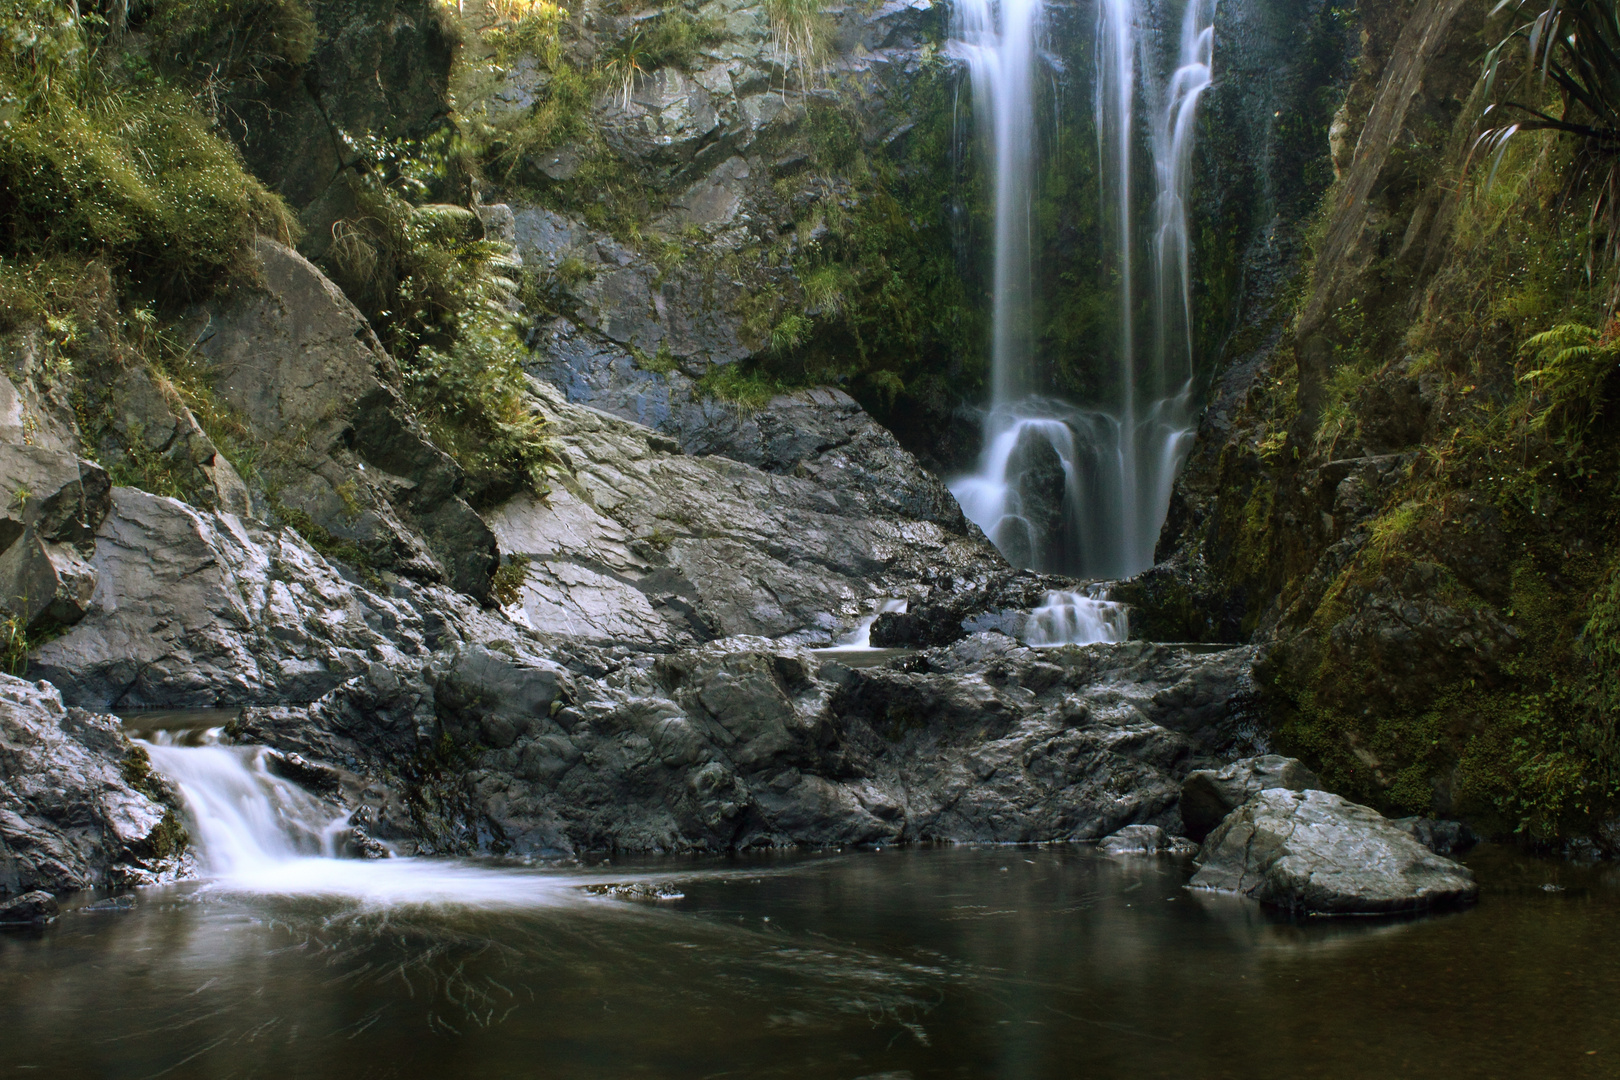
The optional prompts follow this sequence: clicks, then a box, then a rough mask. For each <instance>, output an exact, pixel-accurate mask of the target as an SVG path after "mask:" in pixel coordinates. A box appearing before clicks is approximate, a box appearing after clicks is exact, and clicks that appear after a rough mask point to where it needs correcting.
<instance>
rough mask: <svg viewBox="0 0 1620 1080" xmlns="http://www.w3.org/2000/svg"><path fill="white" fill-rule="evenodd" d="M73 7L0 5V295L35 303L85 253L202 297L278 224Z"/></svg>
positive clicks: (168, 291)
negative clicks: (43, 284)
mask: <svg viewBox="0 0 1620 1080" xmlns="http://www.w3.org/2000/svg"><path fill="white" fill-rule="evenodd" d="M76 10H77V8H76V6H74V5H70V4H67V3H59V2H56V0H8V3H7V4H6V6H4V7H0V132H3V135H0V260H4V262H3V264H0V265H3V266H4V270H3V271H0V290H3V291H5V292H8V293H13V294H16V293H21V294H22V297H23V300H24V303H23V307H24V308H25V309H27V308H36V309H37V308H39V307H41V306H42V305H43V306H49V304H48V301H47V300H46V299H45V294H46V293H48V292H49V289H48V288H45V289H43V290H42V289H41V288H39V285H40V279H42V278H45V279H49V278H52V277H56V278H59V277H60V276H61V274H62V270H63V267H64V263H72V262H76V263H79V264H80V265H83V264H84V263H85V262H87V261H89V260H91V259H98V260H101V261H103V262H104V263H106V264H107V265H109V266H110V267H112V268H113V269H114V271H115V273H117V274H118V275H119V276H120V277H121V278H122V279H123V280H124V281H125V282H127V284H128V285H129V286H130V287H131V288H133V289H135V290H136V291H138V292H144V293H146V294H148V295H151V296H155V297H158V298H160V299H162V300H164V301H166V302H171V303H174V302H184V301H189V300H193V299H196V298H198V297H201V296H203V295H206V294H207V293H209V292H210V291H212V290H213V289H214V288H216V287H217V286H218V285H220V284H221V283H222V282H224V281H226V280H229V279H230V278H231V277H233V276H236V275H240V274H242V273H244V272H246V271H247V270H248V268H249V267H250V263H249V261H248V256H249V252H250V250H251V241H252V239H253V236H254V234H255V233H257V232H263V233H268V234H270V235H276V236H281V237H283V238H290V235H291V231H292V228H293V226H292V219H291V216H290V215H289V214H288V212H287V210H286V208H285V207H284V206H283V205H282V204H281V202H280V200H278V199H277V198H276V197H275V196H274V195H272V194H270V193H269V192H268V191H266V190H265V189H264V187H263V186H262V185H261V184H259V183H258V182H257V181H256V180H254V179H253V177H251V176H250V175H249V174H248V173H247V172H246V170H245V169H244V167H243V165H242V161H241V158H240V156H239V155H238V154H237V153H236V151H235V149H234V148H233V147H231V145H230V144H229V143H227V142H225V141H224V140H222V139H220V138H219V137H217V136H216V135H215V134H214V132H213V131H212V130H211V129H210V127H209V124H208V122H207V120H206V119H205V118H204V117H203V116H202V115H201V114H200V113H199V112H198V111H197V109H196V108H195V107H194V106H193V104H192V103H191V101H190V100H188V99H187V98H186V97H184V96H183V95H181V94H180V93H178V92H177V91H174V90H170V89H165V88H163V87H160V86H156V85H147V84H143V85H122V84H121V83H120V81H119V79H120V76H118V74H117V72H116V71H114V70H111V69H109V68H108V67H107V66H106V64H105V63H104V62H103V55H104V53H105V51H106V47H105V38H106V34H105V27H104V25H103V24H102V23H101V22H100V20H99V19H98V18H95V17H93V16H88V15H86V16H83V17H80V16H78V15H76V14H75V12H76Z"/></svg>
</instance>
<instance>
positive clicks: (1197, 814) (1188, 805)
mask: <svg viewBox="0 0 1620 1080" xmlns="http://www.w3.org/2000/svg"><path fill="white" fill-rule="evenodd" d="M1320 786H1321V781H1319V780H1318V779H1317V778H1316V774H1315V773H1313V772H1311V770H1309V769H1307V768H1306V767H1305V766H1304V765H1303V764H1301V763H1300V762H1299V761H1298V760H1296V759H1295V758H1291V757H1282V756H1281V755H1279V754H1265V755H1263V756H1261V757H1252V758H1243V759H1242V760H1240V761H1234V762H1232V763H1231V764H1230V765H1226V766H1223V767H1222V768H1219V769H1198V770H1196V771H1194V772H1190V773H1188V774H1187V779H1186V780H1184V781H1183V782H1182V785H1181V821H1182V824H1183V825H1185V826H1186V828H1187V835H1188V836H1190V837H1192V838H1193V839H1194V840H1202V839H1203V838H1204V837H1206V836H1208V835H1209V834H1210V833H1211V832H1212V831H1213V830H1214V829H1215V827H1216V826H1217V825H1219V824H1220V823H1221V822H1222V821H1224V820H1225V819H1226V815H1228V814H1230V813H1231V812H1232V811H1233V810H1236V809H1237V808H1238V807H1240V806H1242V805H1243V804H1244V803H1246V802H1248V801H1249V798H1250V797H1251V796H1253V795H1255V794H1257V793H1258V792H1261V791H1265V790H1266V789H1267V788H1287V789H1288V790H1289V791H1304V790H1306V789H1307V788H1314V787H1320Z"/></svg>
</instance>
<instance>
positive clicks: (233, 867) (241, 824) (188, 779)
mask: <svg viewBox="0 0 1620 1080" xmlns="http://www.w3.org/2000/svg"><path fill="white" fill-rule="evenodd" d="M220 735H221V732H220V731H219V729H217V728H216V729H213V730H210V731H208V732H207V733H205V735H204V736H203V739H202V745H199V746H187V745H184V744H183V742H182V740H181V739H180V738H178V737H176V736H175V735H174V734H173V733H171V732H155V733H153V738H152V741H150V742H146V743H144V744H143V745H144V747H145V749H146V753H147V756H148V757H150V758H151V760H152V765H153V767H154V768H156V769H157V770H158V771H159V772H160V773H162V774H163V775H164V776H167V777H168V778H169V779H170V780H173V781H174V782H175V784H177V785H178V786H179V788H180V791H181V793H182V794H183V795H184V797H185V800H186V806H187V809H189V810H190V811H191V817H192V823H193V827H194V828H195V829H196V831H197V836H196V837H195V839H196V841H197V846H198V849H199V851H200V853H201V855H202V861H203V867H204V869H205V870H206V871H207V872H208V873H209V874H212V875H215V876H219V877H234V876H238V875H251V874H254V873H258V872H262V871H264V870H265V869H266V868H270V867H274V866H276V865H278V864H281V863H285V862H288V861H290V860H292V859H297V858H300V857H303V856H324V857H326V858H335V857H336V856H337V837H338V835H339V833H341V832H342V830H343V829H344V828H345V827H346V825H347V815H341V814H340V815H336V816H335V817H334V815H333V813H332V811H331V810H330V809H329V808H328V807H326V806H324V805H323V804H322V803H321V802H320V800H318V799H316V798H314V797H313V796H312V795H310V794H309V793H308V792H306V791H304V790H303V789H302V788H300V787H298V786H297V785H296V784H293V783H291V782H289V781H287V780H284V779H282V778H281V777H279V776H276V775H275V774H274V773H272V772H271V771H270V768H269V762H268V759H267V756H266V754H265V751H264V750H263V749H262V748H255V747H236V746H224V745H222V744H221V743H220Z"/></svg>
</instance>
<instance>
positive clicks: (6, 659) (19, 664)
mask: <svg viewBox="0 0 1620 1080" xmlns="http://www.w3.org/2000/svg"><path fill="white" fill-rule="evenodd" d="M34 644H35V642H33V641H32V640H31V639H30V638H29V636H28V627H27V626H25V625H23V621H22V620H21V619H19V618H18V617H17V616H15V615H13V614H11V613H10V612H9V611H5V610H4V609H0V671H4V672H5V673H6V674H7V675H16V676H18V677H19V678H20V677H22V676H23V675H26V674H27V673H28V653H29V650H31V649H32V648H33V647H34Z"/></svg>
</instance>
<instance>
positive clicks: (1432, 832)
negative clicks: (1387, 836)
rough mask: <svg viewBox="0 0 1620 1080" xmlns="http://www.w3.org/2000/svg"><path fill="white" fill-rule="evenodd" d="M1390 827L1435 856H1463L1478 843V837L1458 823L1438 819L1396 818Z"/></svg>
mask: <svg viewBox="0 0 1620 1080" xmlns="http://www.w3.org/2000/svg"><path fill="white" fill-rule="evenodd" d="M1390 824H1391V825H1393V826H1395V827H1396V828H1397V829H1400V830H1401V831H1402V832H1404V833H1408V834H1410V835H1411V837H1412V839H1414V840H1416V841H1417V842H1418V843H1420V844H1422V845H1423V846H1424V847H1426V848H1428V849H1429V850H1430V851H1432V852H1434V853H1435V854H1436V855H1463V854H1466V853H1467V852H1469V851H1472V850H1473V849H1474V847H1475V845H1477V844H1478V843H1479V836H1478V834H1476V833H1475V832H1474V830H1473V829H1470V828H1469V827H1468V826H1467V825H1464V824H1463V823H1462V822H1460V821H1444V820H1441V819H1439V818H1428V817H1404V818H1396V819H1395V820H1394V821H1392V822H1390Z"/></svg>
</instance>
